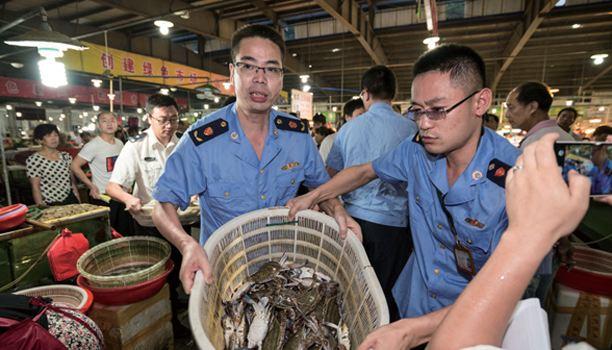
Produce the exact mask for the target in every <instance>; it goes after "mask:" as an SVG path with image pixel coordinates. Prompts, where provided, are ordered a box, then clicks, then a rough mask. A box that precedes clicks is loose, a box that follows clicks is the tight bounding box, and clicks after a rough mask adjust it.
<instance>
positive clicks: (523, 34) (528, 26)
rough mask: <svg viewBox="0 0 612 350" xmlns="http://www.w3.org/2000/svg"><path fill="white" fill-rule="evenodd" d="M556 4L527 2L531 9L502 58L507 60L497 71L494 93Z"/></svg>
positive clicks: (538, 0)
mask: <svg viewBox="0 0 612 350" xmlns="http://www.w3.org/2000/svg"><path fill="white" fill-rule="evenodd" d="M556 2H557V0H535V1H527V2H526V4H527V6H529V7H528V8H527V9H526V10H525V14H524V16H523V21H522V23H521V25H519V26H517V27H516V29H515V30H514V32H513V33H512V36H511V37H510V41H509V42H508V45H506V48H505V49H504V51H503V53H502V57H506V59H505V60H504V62H503V63H502V65H501V67H500V68H499V70H498V71H497V74H496V75H495V79H494V80H493V84H491V89H492V90H493V91H495V89H496V88H497V85H499V82H500V81H501V78H502V77H503V76H504V73H505V72H506V71H507V70H508V68H510V65H511V64H512V62H513V61H514V59H515V58H516V57H517V56H518V55H519V53H520V52H521V50H522V49H523V47H525V45H526V44H527V42H528V41H529V39H530V38H531V36H532V35H533V34H534V33H535V32H536V30H537V29H538V27H539V26H540V24H541V23H542V21H543V20H544V16H545V15H546V14H547V13H548V12H550V10H552V9H553V7H554V6H555V3H556Z"/></svg>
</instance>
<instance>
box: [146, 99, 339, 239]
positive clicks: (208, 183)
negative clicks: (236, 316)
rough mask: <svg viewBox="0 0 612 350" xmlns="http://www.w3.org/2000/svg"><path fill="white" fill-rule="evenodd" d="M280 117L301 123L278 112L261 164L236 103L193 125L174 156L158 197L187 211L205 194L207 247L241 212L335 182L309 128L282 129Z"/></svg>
mask: <svg viewBox="0 0 612 350" xmlns="http://www.w3.org/2000/svg"><path fill="white" fill-rule="evenodd" d="M279 116H280V118H284V119H283V120H284V121H285V122H287V121H289V123H286V124H288V125H291V126H293V127H295V126H297V125H301V121H300V120H299V119H295V118H293V117H291V116H288V115H285V114H282V113H279V112H276V111H274V110H272V111H271V112H270V117H269V123H270V124H269V133H268V137H267V138H266V143H265V146H264V149H263V153H262V156H261V161H260V160H259V159H258V158H257V154H256V153H255V150H254V149H253V147H252V146H251V143H250V142H249V141H248V139H247V138H246V136H245V134H244V132H243V131H242V128H241V127H240V123H239V121H238V118H237V115H236V107H235V104H231V105H229V106H227V107H225V108H222V109H220V110H218V111H216V112H215V113H213V114H211V115H210V116H208V117H207V118H205V119H201V120H199V121H197V122H196V123H195V124H194V125H192V126H191V127H190V128H189V130H188V131H187V132H186V133H185V135H184V136H183V137H182V138H181V140H180V142H179V144H178V145H177V146H176V148H175V150H174V152H173V153H172V154H171V155H170V157H169V158H168V161H167V163H166V168H165V169H164V172H163V174H162V175H161V177H160V178H159V180H158V182H157V185H156V188H155V191H154V193H153V197H154V198H155V199H156V200H158V201H159V202H169V203H173V204H175V205H177V206H179V207H181V208H182V209H184V208H186V207H187V206H188V204H189V200H190V197H191V196H192V195H195V194H197V195H199V197H200V207H201V211H200V219H201V224H200V225H201V226H200V227H201V230H200V243H201V244H204V243H205V242H206V240H207V239H208V237H210V235H211V234H212V233H213V232H214V231H215V230H216V229H217V228H219V227H220V226H221V225H223V224H224V223H226V222H227V221H229V220H231V219H233V218H235V217H237V216H239V215H241V214H244V213H247V212H250V211H253V210H256V209H261V208H267V207H273V206H282V205H285V204H286V203H287V201H288V200H289V199H291V198H293V197H295V194H296V192H297V190H298V186H299V185H300V183H301V182H302V181H304V184H305V185H306V186H307V187H313V188H314V187H317V186H320V185H321V184H323V183H325V182H327V181H328V180H329V175H327V172H326V171H325V167H324V165H323V161H322V160H321V156H320V155H319V152H318V151H317V148H316V146H315V145H314V143H313V142H312V139H311V138H310V136H309V135H308V133H307V128H305V129H304V131H305V132H300V131H299V130H298V131H293V130H285V129H287V128H285V129H279V127H281V124H282V122H281V120H279V119H277V117H279ZM209 126H210V127H209Z"/></svg>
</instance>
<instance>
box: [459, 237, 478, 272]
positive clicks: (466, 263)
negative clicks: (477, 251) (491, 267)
mask: <svg viewBox="0 0 612 350" xmlns="http://www.w3.org/2000/svg"><path fill="white" fill-rule="evenodd" d="M454 252H455V262H456V263H457V269H458V270H459V272H462V273H464V274H467V275H468V276H470V277H473V276H474V275H476V267H475V265H474V258H473V257H472V253H471V252H470V249H469V248H468V247H465V246H464V245H463V244H461V242H459V241H456V243H455V248H454Z"/></svg>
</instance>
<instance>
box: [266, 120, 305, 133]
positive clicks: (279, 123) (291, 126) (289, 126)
mask: <svg viewBox="0 0 612 350" xmlns="http://www.w3.org/2000/svg"><path fill="white" fill-rule="evenodd" d="M274 123H275V124H276V127H277V128H279V129H281V130H287V131H296V132H301V133H307V132H308V128H307V127H306V124H304V122H302V121H301V120H299V119H293V118H289V117H282V116H278V117H276V119H274Z"/></svg>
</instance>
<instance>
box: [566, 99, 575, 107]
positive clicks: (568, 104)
mask: <svg viewBox="0 0 612 350" xmlns="http://www.w3.org/2000/svg"><path fill="white" fill-rule="evenodd" d="M573 104H574V101H572V100H567V101H565V105H566V106H568V107H571V106H572V105H573Z"/></svg>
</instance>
